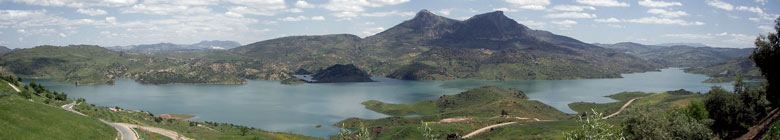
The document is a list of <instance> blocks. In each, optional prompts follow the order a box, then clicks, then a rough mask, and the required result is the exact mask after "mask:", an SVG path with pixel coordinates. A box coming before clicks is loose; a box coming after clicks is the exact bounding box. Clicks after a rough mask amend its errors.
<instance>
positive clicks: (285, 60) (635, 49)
mask: <svg viewBox="0 0 780 140" xmlns="http://www.w3.org/2000/svg"><path fill="white" fill-rule="evenodd" d="M236 46H239V47H236ZM234 47H235V48H234ZM231 48H232V49H231ZM109 49H111V50H108V49H104V48H100V47H97V46H88V45H79V46H67V47H56V46H39V47H35V48H30V49H21V50H18V51H13V52H12V53H10V54H8V55H5V56H2V57H0V66H2V67H3V68H5V69H7V70H8V71H10V72H13V73H15V74H17V75H20V76H23V77H32V78H50V79H56V80H60V81H69V82H75V81H80V82H81V83H111V80H115V79H118V78H121V77H126V78H133V79H136V80H137V81H139V82H141V83H147V84H168V83H212V84H242V83H246V81H245V80H244V79H265V80H283V79H288V78H291V75H289V73H293V72H295V71H296V70H301V69H303V70H306V71H310V72H315V73H316V72H319V71H322V70H323V69H324V68H327V67H330V66H333V65H335V64H354V66H355V67H356V68H357V69H361V70H363V71H365V72H366V73H368V74H369V75H371V76H382V77H390V78H396V79H405V80H448V79H483V80H526V79H547V80H556V79H585V78H616V77H620V74H622V73H632V72H644V71H651V70H657V69H660V68H664V67H690V68H703V67H708V66H714V65H718V64H724V62H731V61H729V60H731V59H736V58H740V57H744V56H745V55H747V54H748V53H749V52H750V49H728V48H712V47H691V46H679V45H678V46H670V47H667V46H657V45H642V44H637V43H630V42H627V43H617V44H595V45H594V44H588V43H584V42H581V41H579V40H577V39H574V38H570V37H567V36H562V35H557V34H554V33H551V32H548V31H542V30H534V29H530V28H528V27H526V26H524V25H522V24H519V23H517V22H516V21H515V20H512V19H510V18H508V17H506V16H505V15H504V14H503V12H501V11H496V12H490V13H484V14H479V15H475V16H473V17H471V18H469V19H467V20H462V21H461V20H454V19H450V18H446V17H442V16H438V15H435V14H433V13H431V12H429V11H427V10H422V11H420V12H418V13H417V14H416V15H415V17H414V18H412V19H410V20H406V21H404V22H402V23H400V24H398V25H396V26H394V27H392V28H389V29H387V30H385V31H382V32H380V33H378V34H375V35H372V36H368V37H366V38H360V37H358V36H355V35H350V34H332V35H314V36H289V37H281V38H276V39H270V40H264V41H259V42H255V43H251V44H247V45H244V46H240V45H239V44H238V43H236V42H232V41H204V42H200V43H197V44H192V45H178V44H170V43H160V44H150V45H134V46H124V47H109ZM223 49H227V50H223ZM112 50H113V51H112ZM203 50H208V51H203ZM117 51H121V52H117ZM128 51H129V52H141V53H125V52H128ZM170 52H177V53H170ZM150 53H154V54H150ZM97 54H100V55H97ZM734 62H737V61H734ZM729 66H733V65H729ZM732 71H736V70H732Z"/></svg>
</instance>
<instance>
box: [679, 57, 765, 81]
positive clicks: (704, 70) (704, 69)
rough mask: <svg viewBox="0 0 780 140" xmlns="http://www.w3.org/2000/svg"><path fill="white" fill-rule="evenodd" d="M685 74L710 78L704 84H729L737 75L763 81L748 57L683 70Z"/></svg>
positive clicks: (759, 72)
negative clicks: (703, 75) (696, 74)
mask: <svg viewBox="0 0 780 140" xmlns="http://www.w3.org/2000/svg"><path fill="white" fill-rule="evenodd" d="M685 71H686V72H690V73H698V74H705V75H709V76H710V77H711V78H710V79H707V80H706V81H705V82H729V81H734V80H736V79H735V78H736V77H737V75H741V76H742V77H743V78H745V79H749V80H757V79H763V78H764V77H762V76H761V71H759V70H758V67H756V64H755V63H753V60H750V58H749V57H748V56H742V57H735V58H731V59H729V60H727V61H725V62H720V63H715V64H711V65H707V66H701V67H693V68H687V69H685Z"/></svg>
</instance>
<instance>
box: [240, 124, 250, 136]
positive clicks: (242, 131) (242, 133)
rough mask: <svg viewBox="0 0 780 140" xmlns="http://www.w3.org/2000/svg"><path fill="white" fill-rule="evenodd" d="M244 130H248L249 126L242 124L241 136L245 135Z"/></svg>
mask: <svg viewBox="0 0 780 140" xmlns="http://www.w3.org/2000/svg"><path fill="white" fill-rule="evenodd" d="M246 132H249V127H246V126H242V127H241V136H246Z"/></svg>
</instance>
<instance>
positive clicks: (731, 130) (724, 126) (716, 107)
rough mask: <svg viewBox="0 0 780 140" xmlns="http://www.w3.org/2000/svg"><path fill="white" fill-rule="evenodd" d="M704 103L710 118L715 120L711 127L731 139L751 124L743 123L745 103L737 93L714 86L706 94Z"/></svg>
mask: <svg viewBox="0 0 780 140" xmlns="http://www.w3.org/2000/svg"><path fill="white" fill-rule="evenodd" d="M704 104H705V106H706V107H707V112H709V118H711V119H712V120H713V121H714V122H713V124H712V126H711V128H712V131H714V132H715V133H716V134H719V135H720V136H721V137H723V138H726V139H730V138H734V137H737V135H739V134H742V133H744V132H746V131H747V128H748V127H749V125H744V124H743V123H742V121H743V119H744V118H745V117H744V115H743V112H744V105H743V103H742V100H740V99H739V96H737V95H736V94H733V93H731V92H728V91H726V90H723V88H720V87H713V88H712V90H710V91H709V92H707V95H705V99H704Z"/></svg>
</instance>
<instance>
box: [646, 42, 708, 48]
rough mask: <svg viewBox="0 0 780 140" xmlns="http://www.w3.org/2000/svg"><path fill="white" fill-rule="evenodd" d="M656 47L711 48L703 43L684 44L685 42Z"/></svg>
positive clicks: (663, 44) (662, 44)
mask: <svg viewBox="0 0 780 140" xmlns="http://www.w3.org/2000/svg"><path fill="white" fill-rule="evenodd" d="M655 46H666V47H671V46H691V47H710V46H708V45H706V44H702V43H683V42H678V43H661V44H656V45H655Z"/></svg>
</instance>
